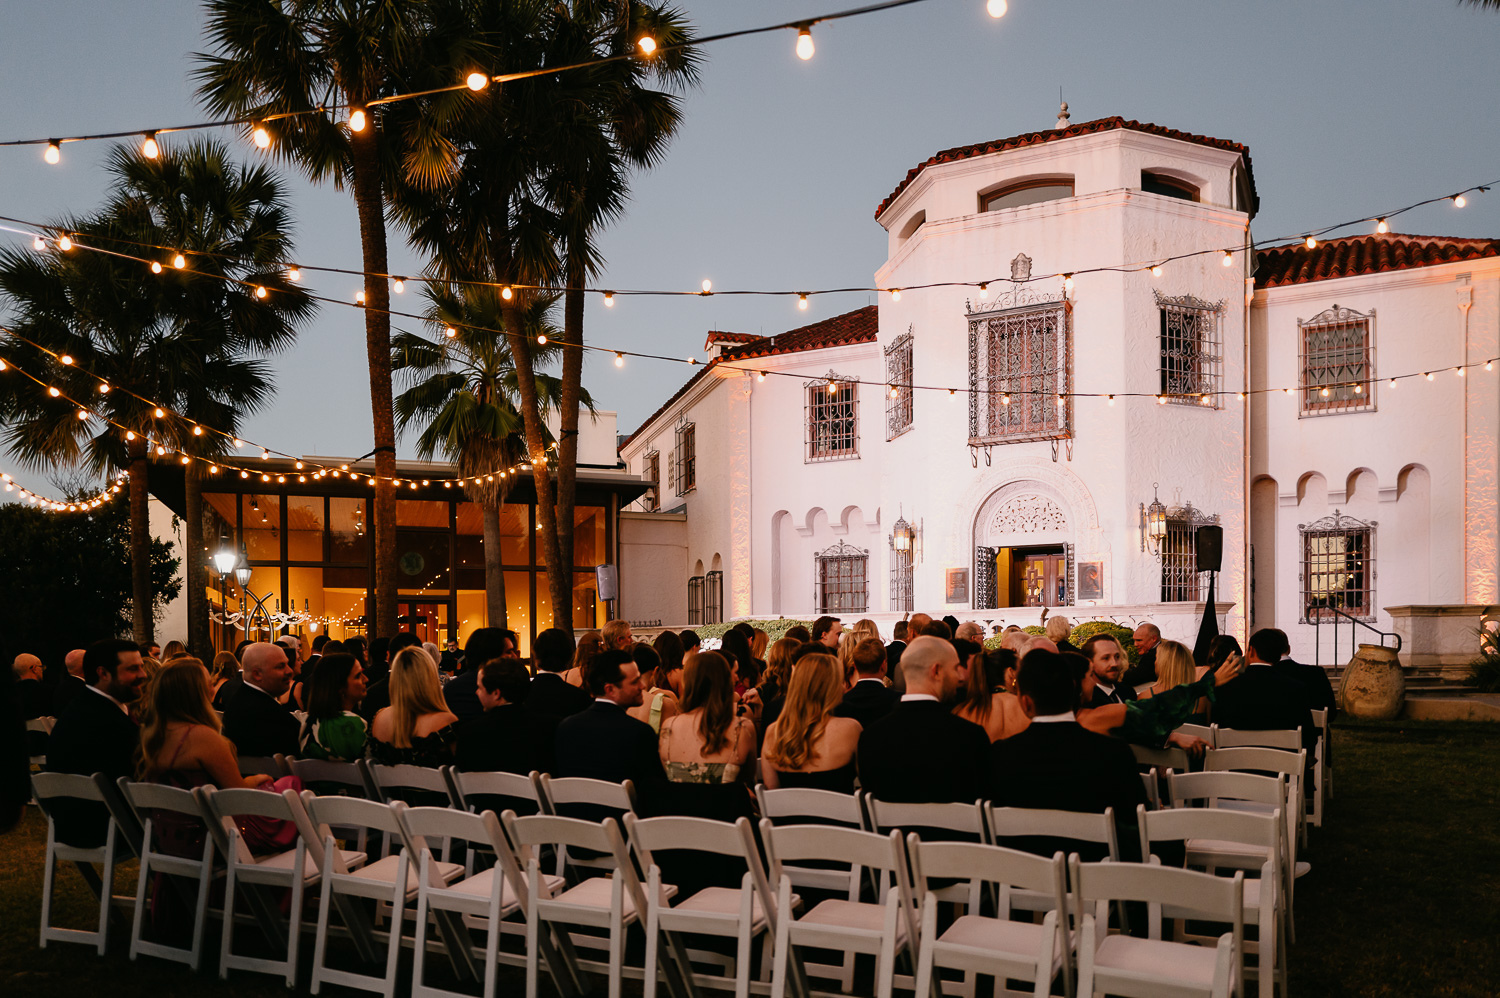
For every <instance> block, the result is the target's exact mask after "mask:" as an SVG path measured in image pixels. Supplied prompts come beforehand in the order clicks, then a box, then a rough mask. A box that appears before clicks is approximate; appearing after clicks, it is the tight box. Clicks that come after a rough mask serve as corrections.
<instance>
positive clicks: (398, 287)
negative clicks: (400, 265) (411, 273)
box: [391, 277, 406, 295]
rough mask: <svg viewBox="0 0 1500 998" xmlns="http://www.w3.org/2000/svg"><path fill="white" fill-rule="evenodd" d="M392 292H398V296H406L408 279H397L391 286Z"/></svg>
mask: <svg viewBox="0 0 1500 998" xmlns="http://www.w3.org/2000/svg"><path fill="white" fill-rule="evenodd" d="M391 290H392V291H394V292H396V294H398V295H399V294H405V293H406V278H404V277H398V278H396V280H395V281H394V282H392V284H391Z"/></svg>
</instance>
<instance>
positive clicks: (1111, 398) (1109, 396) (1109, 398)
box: [1104, 395, 1115, 405]
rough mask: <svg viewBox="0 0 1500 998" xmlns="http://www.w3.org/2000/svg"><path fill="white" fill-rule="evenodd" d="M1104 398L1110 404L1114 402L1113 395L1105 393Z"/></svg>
mask: <svg viewBox="0 0 1500 998" xmlns="http://www.w3.org/2000/svg"><path fill="white" fill-rule="evenodd" d="M1104 398H1105V400H1106V401H1107V402H1108V403H1109V404H1110V405H1114V404H1115V397H1114V396H1113V395H1106V396H1104Z"/></svg>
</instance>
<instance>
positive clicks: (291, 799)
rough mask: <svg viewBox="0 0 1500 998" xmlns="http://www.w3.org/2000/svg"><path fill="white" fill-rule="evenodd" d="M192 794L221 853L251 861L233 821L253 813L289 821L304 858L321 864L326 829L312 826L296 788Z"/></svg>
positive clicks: (208, 789)
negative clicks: (303, 850) (295, 832)
mask: <svg viewBox="0 0 1500 998" xmlns="http://www.w3.org/2000/svg"><path fill="white" fill-rule="evenodd" d="M193 796H194V797H197V798H198V801H199V804H200V806H201V807H202V809H203V816H204V819H205V824H206V825H207V826H208V832H209V835H211V836H212V837H213V840H214V846H215V847H216V848H217V849H218V850H219V852H220V853H221V854H222V855H224V856H233V857H234V858H235V860H236V861H237V862H241V863H254V862H255V858H254V856H252V855H251V853H250V847H249V846H248V845H247V844H246V843H245V839H244V837H243V836H241V835H240V834H239V826H238V825H237V824H236V822H235V820H234V819H235V818H236V817H239V816H242V815H253V816H257V817H261V818H275V819H278V820H280V821H290V822H292V823H293V824H294V825H296V826H297V838H298V841H299V843H300V844H301V845H302V847H303V848H305V849H306V850H307V855H308V860H309V861H310V862H311V863H312V865H313V866H321V865H322V863H323V838H324V837H325V836H326V835H327V834H328V832H327V829H320V830H314V829H313V827H312V824H311V822H310V820H309V819H308V817H307V811H306V810H304V809H303V807H302V801H301V800H300V799H299V798H298V797H297V791H295V790H283V791H281V792H280V793H272V792H269V791H266V790H246V789H239V788H235V789H230V790H218V789H216V788H214V787H198V788H196V789H195V790H194V791H193ZM231 833H232V834H231ZM231 842H232V843H233V845H231Z"/></svg>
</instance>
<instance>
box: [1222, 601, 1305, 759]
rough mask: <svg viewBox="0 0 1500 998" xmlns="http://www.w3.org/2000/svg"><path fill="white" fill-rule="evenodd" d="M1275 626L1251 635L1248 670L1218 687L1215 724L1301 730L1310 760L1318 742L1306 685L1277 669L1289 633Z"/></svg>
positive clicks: (1244, 727) (1248, 729) (1233, 726)
mask: <svg viewBox="0 0 1500 998" xmlns="http://www.w3.org/2000/svg"><path fill="white" fill-rule="evenodd" d="M1272 631H1273V629H1272V628H1262V629H1261V630H1259V631H1256V632H1255V633H1254V634H1252V635H1250V640H1249V641H1248V642H1247V644H1248V645H1249V647H1248V648H1246V650H1245V671H1244V673H1243V674H1242V675H1241V676H1240V677H1239V678H1238V679H1236V680H1235V681H1234V682H1232V683H1225V684H1224V685H1223V686H1221V687H1219V690H1218V695H1217V697H1216V699H1215V700H1214V723H1216V724H1218V725H1219V726H1220V727H1221V728H1239V729H1241V730H1245V731H1274V730H1290V729H1292V728H1299V727H1300V728H1301V729H1302V745H1303V747H1304V748H1306V749H1307V757H1308V760H1309V763H1310V762H1311V759H1312V752H1313V748H1314V747H1315V746H1316V745H1317V742H1318V732H1317V729H1315V728H1314V727H1313V723H1312V713H1311V712H1310V711H1309V710H1308V706H1307V704H1308V693H1307V688H1306V687H1304V686H1303V685H1302V684H1301V683H1299V682H1296V681H1294V680H1291V679H1288V678H1287V677H1286V675H1285V674H1283V673H1280V672H1277V671H1276V668H1275V663H1276V662H1278V661H1280V660H1281V647H1282V642H1283V641H1285V640H1286V636H1285V635H1284V634H1281V633H1280V632H1279V631H1277V632H1275V633H1272Z"/></svg>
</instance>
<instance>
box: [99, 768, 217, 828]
mask: <svg viewBox="0 0 1500 998" xmlns="http://www.w3.org/2000/svg"><path fill="white" fill-rule="evenodd" d="M119 786H120V793H122V794H124V795H125V800H126V801H128V802H129V803H130V806H131V807H132V808H134V809H135V811H136V813H137V814H139V815H141V816H142V817H143V818H145V817H149V815H148V814H147V812H149V811H175V812H177V813H178V814H186V815H190V816H192V817H194V818H198V819H199V820H202V818H203V808H202V807H200V806H199V804H198V798H197V797H194V796H193V792H192V791H191V790H184V789H182V788H181V787H169V786H166V785H165V784H161V783H136V782H133V781H131V779H130V778H129V777H126V776H122V777H120V781H119Z"/></svg>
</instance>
